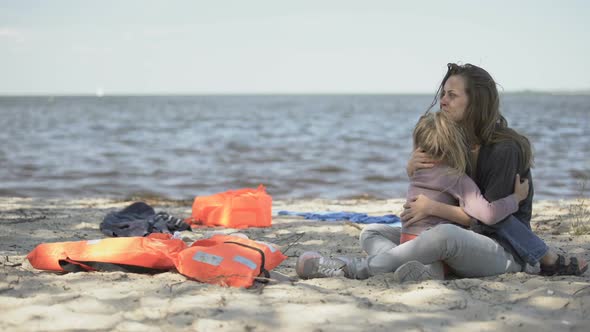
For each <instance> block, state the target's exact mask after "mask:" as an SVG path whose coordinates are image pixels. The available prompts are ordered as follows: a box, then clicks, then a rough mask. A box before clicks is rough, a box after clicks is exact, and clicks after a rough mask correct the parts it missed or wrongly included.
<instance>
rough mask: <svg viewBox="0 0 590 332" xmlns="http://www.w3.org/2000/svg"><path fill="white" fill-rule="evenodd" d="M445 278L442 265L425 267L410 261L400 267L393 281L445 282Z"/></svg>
mask: <svg viewBox="0 0 590 332" xmlns="http://www.w3.org/2000/svg"><path fill="white" fill-rule="evenodd" d="M444 278H445V274H444V268H443V265H442V263H440V262H437V263H433V264H431V265H424V264H422V263H420V262H418V261H409V262H407V263H405V264H403V265H402V266H400V267H398V268H397V270H395V272H394V273H393V280H395V281H396V282H399V283H402V282H407V281H424V280H443V279H444Z"/></svg>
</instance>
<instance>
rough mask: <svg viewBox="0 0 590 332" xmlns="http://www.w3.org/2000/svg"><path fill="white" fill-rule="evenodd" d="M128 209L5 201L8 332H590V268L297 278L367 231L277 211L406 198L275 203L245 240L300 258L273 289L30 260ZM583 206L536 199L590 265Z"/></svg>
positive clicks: (379, 204) (397, 205)
mask: <svg viewBox="0 0 590 332" xmlns="http://www.w3.org/2000/svg"><path fill="white" fill-rule="evenodd" d="M129 203H131V201H121V200H109V199H80V200H47V199H24V198H0V330H2V331H67V330H97V331H101V330H115V331H142V332H143V331H176V330H180V331H182V330H190V331H213V330H214V331H391V330H409V331H448V330H453V331H461V330H465V331H588V330H590V318H588V317H589V315H590V272H587V273H586V274H585V275H584V276H582V277H570V276H558V277H541V276H535V275H528V274H525V273H516V274H504V275H500V276H496V277H488V278H477V279H454V280H445V281H425V282H421V283H413V282H410V283H405V284H396V283H395V282H393V281H392V279H391V275H390V274H387V275H382V276H378V277H374V278H370V279H367V280H349V279H345V278H331V279H313V280H298V278H297V276H296V274H295V271H294V266H295V260H296V256H297V255H299V254H300V253H302V252H304V251H308V250H317V251H320V252H322V253H324V254H334V255H343V254H344V255H353V256H361V255H363V253H362V252H361V250H360V248H359V246H358V240H357V239H358V234H359V233H360V227H359V225H356V224H350V223H346V222H319V221H309V220H304V219H302V218H300V217H292V216H289V217H279V216H276V212H277V211H279V210H292V211H351V212H364V213H368V214H370V215H383V214H387V213H396V214H399V212H401V205H402V203H403V201H402V200H400V199H391V200H346V201H327V200H293V201H276V202H274V204H273V215H274V217H273V227H272V228H266V229H247V230H244V231H243V232H244V233H246V234H247V235H248V236H250V237H251V238H254V239H262V240H266V241H270V242H275V243H277V244H280V245H282V246H283V248H284V249H287V248H288V249H287V250H286V255H288V256H289V258H288V259H287V260H286V261H285V262H283V264H281V265H280V266H279V267H278V268H277V269H276V270H275V272H276V273H274V274H273V281H271V282H270V283H269V284H266V285H264V286H257V287H254V288H251V289H237V288H224V287H218V286H214V285H208V284H203V283H199V282H196V281H193V280H189V279H187V278H185V277H184V276H182V275H180V274H178V273H177V272H174V271H171V272H165V273H160V274H156V275H142V274H133V273H122V272H90V273H85V272H83V273H70V274H56V273H50V272H43V271H38V270H35V269H33V268H32V267H31V266H30V265H29V263H28V261H27V260H26V259H25V256H26V254H27V253H28V252H29V251H31V250H32V249H33V248H34V247H35V246H36V245H37V244H39V243H42V242H58V241H77V240H88V239H98V238H103V235H102V233H100V231H99V229H98V225H99V223H100V221H101V220H102V218H103V217H104V216H105V214H106V213H107V212H109V211H113V210H117V209H121V208H122V207H124V206H126V205H128V204H129ZM148 203H150V204H152V205H153V206H154V207H155V208H156V210H157V211H167V212H170V213H171V214H173V215H177V216H188V215H189V214H190V202H186V201H185V202H169V201H152V202H149V201H148ZM578 203H579V202H577V201H573V200H571V201H557V200H556V201H537V202H535V206H534V216H533V229H535V230H536V231H537V232H538V234H540V235H541V236H542V237H543V238H544V239H545V240H546V241H547V243H548V244H549V245H550V246H552V247H553V248H557V249H558V250H561V251H563V250H565V251H567V252H572V253H577V254H580V255H582V256H583V257H585V258H586V259H590V255H589V251H588V249H589V247H590V235H572V233H571V232H570V231H571V227H570V226H571V224H572V222H575V221H576V218H578V217H580V215H579V214H578V215H577V217H576V213H579V211H580V209H575V207H576V204H578ZM576 211H578V212H576ZM584 213H585V215H582V217H583V218H585V220H588V211H587V210H586V211H585V212H584ZM225 231H227V232H234V231H235V230H229V229H228V230H225ZM208 232H211V229H198V230H196V231H194V232H192V233H191V232H184V233H183V239H184V240H185V241H186V242H187V243H190V242H191V241H194V240H195V239H198V238H201V237H203V236H205V235H206V234H207V233H208Z"/></svg>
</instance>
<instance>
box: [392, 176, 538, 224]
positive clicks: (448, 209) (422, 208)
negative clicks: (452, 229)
mask: <svg viewBox="0 0 590 332" xmlns="http://www.w3.org/2000/svg"><path fill="white" fill-rule="evenodd" d="M463 178H465V179H466V180H465V179H463ZM463 178H462V179H461V184H460V186H462V187H464V188H463V190H462V191H463V193H465V194H464V197H462V198H461V205H462V207H459V206H453V205H448V204H444V203H440V202H437V201H434V200H432V199H430V198H428V197H426V196H424V195H418V196H416V197H414V198H411V199H410V200H409V201H408V202H407V203H406V204H404V211H403V212H402V213H401V215H400V216H401V218H402V220H403V221H404V222H406V223H407V225H411V224H413V223H414V222H416V221H418V220H421V219H423V218H425V217H427V216H429V215H433V216H437V217H439V218H442V219H445V220H449V221H452V222H454V223H457V224H459V225H463V226H469V225H471V222H472V218H471V217H474V218H475V219H478V220H480V221H481V222H483V223H484V224H487V225H492V224H495V223H497V222H499V221H501V220H503V219H504V218H506V217H507V216H509V215H511V214H512V213H514V212H516V211H517V210H518V202H520V201H521V200H524V199H525V198H526V197H527V195H528V191H529V184H528V180H526V179H525V181H524V182H523V183H520V176H518V175H517V178H516V180H515V183H514V194H512V195H509V196H508V197H505V198H503V199H500V200H497V201H494V202H493V203H489V202H488V201H487V200H486V199H485V198H484V197H483V196H482V195H481V192H480V191H479V189H478V188H477V185H476V184H475V183H474V182H473V180H471V179H470V178H469V177H467V176H464V177H463ZM466 212H467V213H466Z"/></svg>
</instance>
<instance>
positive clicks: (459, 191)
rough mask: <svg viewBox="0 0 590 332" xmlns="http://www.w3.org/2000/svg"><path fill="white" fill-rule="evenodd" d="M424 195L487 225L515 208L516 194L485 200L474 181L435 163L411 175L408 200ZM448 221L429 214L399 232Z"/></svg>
mask: <svg viewBox="0 0 590 332" xmlns="http://www.w3.org/2000/svg"><path fill="white" fill-rule="evenodd" d="M419 194H423V195H425V196H427V197H428V198H430V199H432V200H435V201H438V202H441V203H445V204H449V205H458V206H460V207H461V208H462V209H463V210H464V211H465V213H467V214H468V215H469V216H471V217H473V218H475V219H477V220H479V221H481V222H482V223H484V224H486V225H493V224H495V223H497V222H499V221H501V220H503V219H504V218H506V217H508V216H509V215H511V214H513V213H515V212H516V211H517V210H518V199H517V198H516V195H515V194H511V195H508V196H506V197H504V198H502V199H499V200H497V201H494V202H491V203H490V202H488V201H487V200H486V199H485V198H484V197H483V195H482V194H481V192H480V191H479V188H478V187H477V185H476V184H475V182H473V180H472V179H471V178H470V177H469V176H467V175H457V173H456V172H455V173H453V170H452V169H451V168H450V167H448V166H445V165H436V166H434V167H433V168H430V169H419V170H416V171H415V172H414V175H413V176H412V177H411V178H410V186H409V188H408V195H407V199H409V198H411V197H414V196H417V195H419ZM448 223H452V222H451V221H448V220H445V219H442V218H439V217H436V216H428V217H426V218H424V219H422V220H419V221H417V222H415V223H412V224H411V225H408V224H407V223H406V222H404V223H402V233H409V234H414V235H419V234H420V233H422V232H423V231H425V230H427V229H429V228H432V227H434V226H436V225H438V224H448Z"/></svg>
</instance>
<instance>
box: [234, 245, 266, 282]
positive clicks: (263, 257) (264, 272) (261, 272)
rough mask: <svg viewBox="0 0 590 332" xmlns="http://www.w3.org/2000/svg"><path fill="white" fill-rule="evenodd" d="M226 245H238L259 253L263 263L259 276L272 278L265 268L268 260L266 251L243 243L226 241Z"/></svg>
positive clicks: (261, 263)
mask: <svg viewBox="0 0 590 332" xmlns="http://www.w3.org/2000/svg"><path fill="white" fill-rule="evenodd" d="M224 243H231V244H237V245H239V246H242V247H245V248H248V249H252V250H255V251H256V252H258V253H259V254H260V257H261V262H260V274H259V275H264V277H265V278H270V272H268V270H266V269H265V268H264V264H265V262H266V258H265V256H264V251H262V250H260V249H259V248H256V247H252V246H249V245H247V244H243V243H239V242H234V241H225V242H224ZM264 282H265V283H266V282H268V281H267V280H265V281H264Z"/></svg>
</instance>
